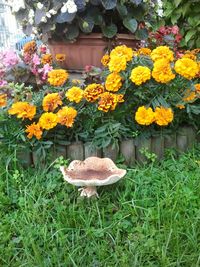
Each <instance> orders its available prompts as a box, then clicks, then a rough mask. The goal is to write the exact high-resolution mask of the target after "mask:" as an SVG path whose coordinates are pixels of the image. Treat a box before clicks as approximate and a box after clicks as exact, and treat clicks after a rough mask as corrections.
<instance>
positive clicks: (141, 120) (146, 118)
mask: <svg viewBox="0 0 200 267" xmlns="http://www.w3.org/2000/svg"><path fill="white" fill-rule="evenodd" d="M154 119H155V117H154V112H153V110H152V108H150V107H149V108H146V107H145V106H141V107H139V108H138V109H137V111H136V113H135V120H136V121H137V123H138V124H140V125H150V124H152V123H153V122H154Z"/></svg>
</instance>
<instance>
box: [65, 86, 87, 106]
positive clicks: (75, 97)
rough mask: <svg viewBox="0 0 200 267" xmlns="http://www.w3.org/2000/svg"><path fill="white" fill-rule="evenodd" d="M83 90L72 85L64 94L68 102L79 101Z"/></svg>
mask: <svg viewBox="0 0 200 267" xmlns="http://www.w3.org/2000/svg"><path fill="white" fill-rule="evenodd" d="M83 94H84V91H83V90H82V89H81V88H80V87H76V86H73V87H71V88H70V89H69V90H68V91H67V92H66V94H65V96H66V97H67V98H68V99H69V101H70V102H73V101H74V102H76V103H79V102H80V101H81V100H82V99H83Z"/></svg>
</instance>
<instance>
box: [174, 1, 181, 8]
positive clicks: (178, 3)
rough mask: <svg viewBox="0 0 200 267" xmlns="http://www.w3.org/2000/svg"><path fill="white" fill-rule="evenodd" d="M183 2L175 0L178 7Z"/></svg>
mask: <svg viewBox="0 0 200 267" xmlns="http://www.w3.org/2000/svg"><path fill="white" fill-rule="evenodd" d="M181 2H182V0H174V4H175V6H176V7H178V6H179V5H180V3H181Z"/></svg>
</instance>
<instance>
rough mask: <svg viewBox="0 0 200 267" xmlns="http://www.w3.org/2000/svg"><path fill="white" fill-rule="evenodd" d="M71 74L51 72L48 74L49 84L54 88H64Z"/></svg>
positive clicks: (61, 70)
mask: <svg viewBox="0 0 200 267" xmlns="http://www.w3.org/2000/svg"><path fill="white" fill-rule="evenodd" d="M68 77H69V74H68V72H67V71H66V70H63V69H57V70H51V71H49V73H48V82H49V83H50V85H52V86H62V85H63V84H64V83H65V82H66V81H67V79H68Z"/></svg>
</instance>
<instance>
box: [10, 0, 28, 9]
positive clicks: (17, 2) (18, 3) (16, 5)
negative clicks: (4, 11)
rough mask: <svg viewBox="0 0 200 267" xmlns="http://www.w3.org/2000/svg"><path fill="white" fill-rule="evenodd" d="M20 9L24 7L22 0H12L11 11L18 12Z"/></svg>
mask: <svg viewBox="0 0 200 267" xmlns="http://www.w3.org/2000/svg"><path fill="white" fill-rule="evenodd" d="M20 9H25V3H24V0H13V4H12V12H18V11H19V10H20Z"/></svg>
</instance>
